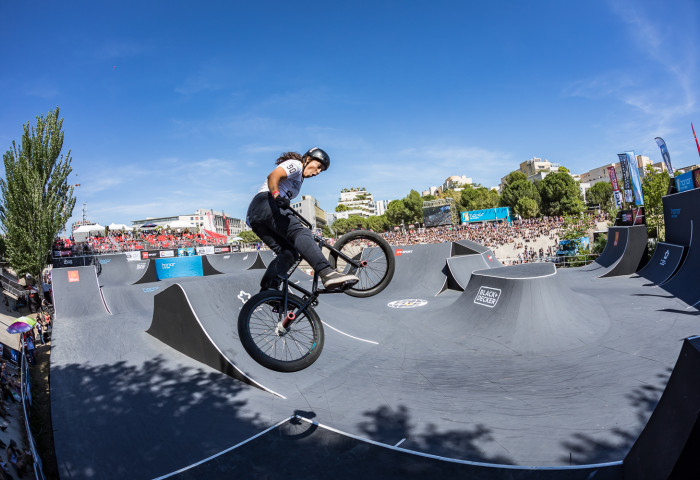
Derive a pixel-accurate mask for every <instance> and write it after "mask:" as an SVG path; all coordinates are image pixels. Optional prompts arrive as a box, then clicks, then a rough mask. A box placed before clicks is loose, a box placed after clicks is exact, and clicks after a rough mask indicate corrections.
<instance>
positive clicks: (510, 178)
mask: <svg viewBox="0 0 700 480" xmlns="http://www.w3.org/2000/svg"><path fill="white" fill-rule="evenodd" d="M518 180H527V175H525V174H524V173H523V172H521V171H520V170H514V171H512V172H510V173H509V174H508V175H506V178H505V184H506V185H512V184H514V183H515V182H517V181H518Z"/></svg>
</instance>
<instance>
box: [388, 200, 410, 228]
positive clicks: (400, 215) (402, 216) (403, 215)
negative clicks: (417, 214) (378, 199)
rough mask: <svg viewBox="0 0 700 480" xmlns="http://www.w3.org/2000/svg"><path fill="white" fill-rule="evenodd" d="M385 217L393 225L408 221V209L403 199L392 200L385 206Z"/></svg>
mask: <svg viewBox="0 0 700 480" xmlns="http://www.w3.org/2000/svg"><path fill="white" fill-rule="evenodd" d="M385 215H386V219H387V220H388V221H389V223H390V224H391V225H392V226H394V225H401V224H402V223H405V222H407V221H408V215H409V213H408V210H407V209H406V206H405V205H404V203H403V200H392V201H391V202H389V205H387V207H386V213H385Z"/></svg>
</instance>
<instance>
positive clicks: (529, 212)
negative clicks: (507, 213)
mask: <svg viewBox="0 0 700 480" xmlns="http://www.w3.org/2000/svg"><path fill="white" fill-rule="evenodd" d="M515 213H517V214H518V215H520V216H521V217H523V218H534V217H536V216H537V214H538V213H540V208H539V207H538V206H537V202H536V201H534V200H533V199H532V198H529V197H522V198H520V199H519V200H518V203H517V204H516V205H515Z"/></svg>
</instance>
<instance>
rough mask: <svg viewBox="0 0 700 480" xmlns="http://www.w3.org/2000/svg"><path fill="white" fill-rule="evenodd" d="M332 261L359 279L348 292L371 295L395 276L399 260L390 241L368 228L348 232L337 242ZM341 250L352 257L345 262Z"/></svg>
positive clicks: (354, 294)
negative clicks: (353, 262) (395, 257)
mask: <svg viewBox="0 0 700 480" xmlns="http://www.w3.org/2000/svg"><path fill="white" fill-rule="evenodd" d="M333 248H334V250H335V251H334V250H331V254H330V258H329V262H330V264H331V267H332V268H334V269H336V270H337V271H339V272H342V273H349V274H352V275H355V276H357V277H358V278H359V279H360V281H359V282H358V283H356V284H355V285H353V287H352V288H350V289H348V290H345V293H347V294H348V295H351V296H353V297H371V296H372V295H376V294H378V293H379V292H381V291H382V290H384V289H385V288H386V287H387V285H389V282H391V279H392V278H393V277H394V269H395V263H396V260H395V259H394V254H393V252H392V250H391V247H390V246H389V243H388V242H387V241H386V240H384V239H383V238H382V237H381V236H379V235H377V234H376V233H374V232H370V231H367V230H356V231H353V232H348V233H346V234H345V235H343V236H342V237H340V238H339V239H338V241H337V242H335V245H333ZM338 252H341V253H342V254H343V255H345V256H346V257H349V258H351V259H352V260H354V261H355V263H357V264H359V267H356V266H355V265H353V264H352V263H349V262H348V261H346V260H345V259H344V258H343V257H342V256H341V255H340V254H339V253H338Z"/></svg>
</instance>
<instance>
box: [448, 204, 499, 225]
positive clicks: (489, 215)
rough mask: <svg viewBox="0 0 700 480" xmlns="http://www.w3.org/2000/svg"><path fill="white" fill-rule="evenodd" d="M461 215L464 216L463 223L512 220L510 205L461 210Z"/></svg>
mask: <svg viewBox="0 0 700 480" xmlns="http://www.w3.org/2000/svg"><path fill="white" fill-rule="evenodd" d="M460 216H461V217H462V223H470V222H492V221H495V220H506V221H509V222H510V207H499V208H487V209H486V210H472V211H471V212H461V213H460Z"/></svg>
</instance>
